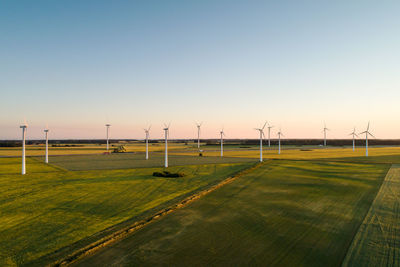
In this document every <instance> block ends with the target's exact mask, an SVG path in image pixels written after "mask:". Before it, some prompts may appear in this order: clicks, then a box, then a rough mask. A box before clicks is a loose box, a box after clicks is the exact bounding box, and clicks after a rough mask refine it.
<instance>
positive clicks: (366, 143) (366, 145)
mask: <svg viewBox="0 0 400 267" xmlns="http://www.w3.org/2000/svg"><path fill="white" fill-rule="evenodd" d="M364 133H365V156H366V157H368V135H370V136H372V137H374V138H375V136H373V135H372V133H370V132H369V122H368V126H367V130H366V131H364V132H362V133H359V134H364Z"/></svg>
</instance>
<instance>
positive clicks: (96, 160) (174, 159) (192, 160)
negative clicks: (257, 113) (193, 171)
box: [49, 153, 257, 171]
mask: <svg viewBox="0 0 400 267" xmlns="http://www.w3.org/2000/svg"><path fill="white" fill-rule="evenodd" d="M256 161H257V160H256V159H254V158H240V157H223V158H221V157H199V156H182V155H169V157H168V162H169V166H184V165H202V164H223V163H239V162H256ZM49 162H51V163H52V164H54V165H57V166H59V167H62V168H65V169H67V170H73V171H75V170H100V169H103V170H107V169H129V168H144V167H162V166H164V154H163V153H150V155H149V159H148V160H146V159H145V154H143V153H136V154H131V153H116V154H110V155H78V156H55V157H50V159H49Z"/></svg>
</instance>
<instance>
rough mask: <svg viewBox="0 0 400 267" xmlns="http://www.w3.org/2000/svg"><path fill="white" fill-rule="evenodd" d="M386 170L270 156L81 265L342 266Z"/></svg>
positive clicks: (380, 167) (370, 166)
mask: <svg viewBox="0 0 400 267" xmlns="http://www.w3.org/2000/svg"><path fill="white" fill-rule="evenodd" d="M387 169H388V166H387V165H382V164H378V165H377V164H359V163H330V162H324V161H322V162H318V161H316V162H311V161H270V162H268V163H265V164H264V165H263V166H262V167H260V168H258V169H257V170H255V171H253V172H251V173H250V174H248V175H246V176H242V177H240V178H239V179H237V180H236V181H234V182H233V183H231V184H228V185H226V186H224V187H222V188H220V189H219V190H217V191H214V192H212V193H210V194H209V195H207V196H205V197H203V198H202V199H200V200H199V201H197V202H195V203H193V204H191V205H190V206H188V207H185V208H183V209H181V210H177V211H175V212H174V213H173V214H170V215H168V216H165V217H163V218H162V219H161V220H159V221H156V222H154V223H153V224H151V225H149V226H147V227H145V228H143V229H140V230H138V231H137V232H135V233H133V234H132V235H131V236H129V237H128V238H126V239H124V240H122V241H120V242H118V243H116V244H114V245H111V246H109V247H105V248H104V249H102V250H100V251H98V252H97V253H95V254H93V255H91V256H89V257H86V258H84V259H83V260H82V261H80V262H78V264H77V265H80V266H98V265H118V266H132V265H133V266H153V265H167V266H168V265H173V266H190V265H192V264H196V265H198V266H205V265H222V266H238V265H246V266H248V265H253V266H254V265H256V266H339V265H340V264H341V262H342V260H343V258H344V257H345V255H346V252H347V248H348V247H349V246H350V243H351V241H352V238H353V236H354V235H355V233H356V232H357V230H358V227H359V225H360V223H361V222H362V220H363V219H364V216H365V215H366V214H367V212H368V209H369V207H370V205H371V203H372V201H373V200H374V197H375V195H376V192H377V191H378V190H379V186H380V184H381V182H382V180H383V178H384V176H385V174H386V171H387Z"/></svg>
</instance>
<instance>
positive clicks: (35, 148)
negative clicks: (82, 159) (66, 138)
mask: <svg viewBox="0 0 400 267" xmlns="http://www.w3.org/2000/svg"><path fill="white" fill-rule="evenodd" d="M75 145H76V146H71V145H70V146H60V147H52V146H51V145H50V146H49V155H81V154H102V153H104V152H106V145H105V144H103V145H90V144H83V145H82V144H75ZM119 145H123V146H124V147H125V149H126V151H127V152H144V151H146V147H145V144H144V143H119V144H110V151H112V150H113V148H114V147H117V146H119ZM192 147H193V146H189V145H185V144H183V143H182V144H181V143H170V144H168V150H170V151H173V150H181V151H182V150H183V151H185V150H186V149H188V148H192ZM21 150H22V148H21V147H0V157H18V156H21V154H22V152H21ZM149 151H151V152H157V151H164V144H163V143H151V144H149ZM44 153H45V145H27V146H26V155H27V156H42V155H44Z"/></svg>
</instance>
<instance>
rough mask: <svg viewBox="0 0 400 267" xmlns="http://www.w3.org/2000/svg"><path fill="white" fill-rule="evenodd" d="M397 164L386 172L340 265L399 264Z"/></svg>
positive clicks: (399, 186)
mask: <svg viewBox="0 0 400 267" xmlns="http://www.w3.org/2000/svg"><path fill="white" fill-rule="evenodd" d="M399 193H400V165H394V166H393V167H392V168H391V169H390V171H389V172H388V174H387V176H386V178H385V181H384V182H383V184H382V186H381V189H380V190H379V193H378V195H377V196H376V198H375V201H374V202H373V203H372V205H371V207H370V209H369V212H368V214H367V216H366V217H365V219H364V221H363V223H362V225H361V227H360V229H359V231H358V233H357V234H356V236H355V237H354V239H353V243H352V245H351V247H350V249H349V251H348V253H347V256H346V258H345V260H344V263H343V266H400V194H399Z"/></svg>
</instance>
